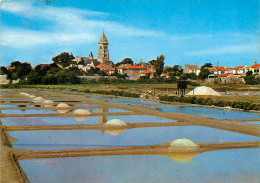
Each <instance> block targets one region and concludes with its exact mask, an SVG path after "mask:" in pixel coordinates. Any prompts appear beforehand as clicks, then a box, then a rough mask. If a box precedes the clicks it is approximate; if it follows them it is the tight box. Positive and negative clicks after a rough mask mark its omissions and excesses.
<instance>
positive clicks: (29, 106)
mask: <svg viewBox="0 0 260 183" xmlns="http://www.w3.org/2000/svg"><path fill="white" fill-rule="evenodd" d="M0 107H41V105H0Z"/></svg>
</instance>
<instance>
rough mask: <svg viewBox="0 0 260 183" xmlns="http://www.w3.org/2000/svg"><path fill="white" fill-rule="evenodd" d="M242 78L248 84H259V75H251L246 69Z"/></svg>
mask: <svg viewBox="0 0 260 183" xmlns="http://www.w3.org/2000/svg"><path fill="white" fill-rule="evenodd" d="M244 79H245V82H246V84H250V85H259V84H260V77H259V76H258V75H253V72H252V71H248V72H247V73H246V76H245V78H244Z"/></svg>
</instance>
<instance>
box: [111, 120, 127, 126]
mask: <svg viewBox="0 0 260 183" xmlns="http://www.w3.org/2000/svg"><path fill="white" fill-rule="evenodd" d="M106 125H114V126H127V124H126V123H125V122H124V121H122V120H121V119H111V120H109V121H108V122H106Z"/></svg>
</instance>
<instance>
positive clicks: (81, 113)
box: [74, 109, 91, 115]
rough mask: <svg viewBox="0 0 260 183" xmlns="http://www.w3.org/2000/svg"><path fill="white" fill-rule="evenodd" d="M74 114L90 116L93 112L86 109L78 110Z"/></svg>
mask: <svg viewBox="0 0 260 183" xmlns="http://www.w3.org/2000/svg"><path fill="white" fill-rule="evenodd" d="M74 114H77V115H90V114H91V112H90V111H89V110H86V109H77V110H75V111H74Z"/></svg>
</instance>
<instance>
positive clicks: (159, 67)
mask: <svg viewBox="0 0 260 183" xmlns="http://www.w3.org/2000/svg"><path fill="white" fill-rule="evenodd" d="M164 59H165V57H164V55H160V56H159V57H157V59H156V60H155V62H154V69H155V71H156V75H157V76H158V77H160V75H161V74H162V72H163V67H164Z"/></svg>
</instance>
